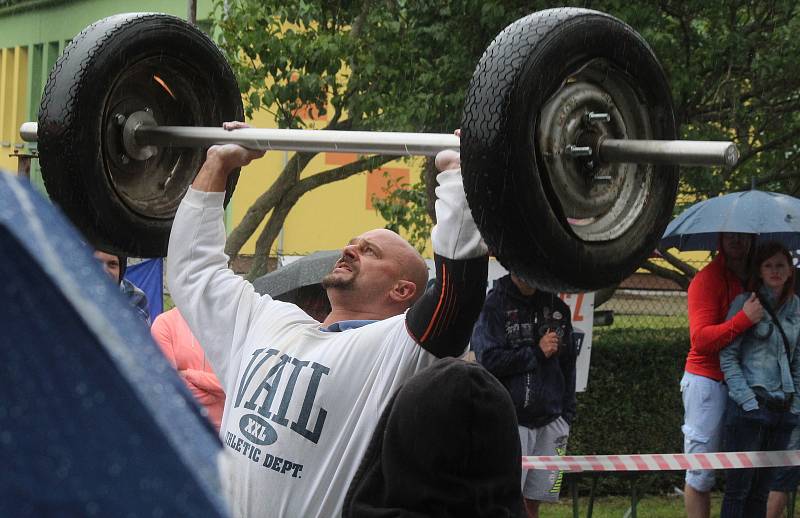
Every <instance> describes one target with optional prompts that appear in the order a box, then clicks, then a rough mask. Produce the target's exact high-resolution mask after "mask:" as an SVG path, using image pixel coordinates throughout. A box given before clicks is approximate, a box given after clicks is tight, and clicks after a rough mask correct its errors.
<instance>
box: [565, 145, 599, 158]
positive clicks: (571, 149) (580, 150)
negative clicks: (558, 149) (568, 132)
mask: <svg viewBox="0 0 800 518" xmlns="http://www.w3.org/2000/svg"><path fill="white" fill-rule="evenodd" d="M564 151H566V152H567V154H568V155H569V156H571V157H572V158H579V157H583V156H592V148H590V147H589V146H572V145H570V146H567V147H566V149H565V150H564Z"/></svg>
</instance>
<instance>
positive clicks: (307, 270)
mask: <svg viewBox="0 0 800 518" xmlns="http://www.w3.org/2000/svg"><path fill="white" fill-rule="evenodd" d="M340 257H342V251H341V250H322V251H320V252H314V253H313V254H309V255H306V256H304V257H301V258H299V259H297V260H295V261H292V262H291V263H289V264H287V265H286V266H281V267H280V268H278V269H277V270H275V271H273V272H270V273H268V274H266V275H263V276H261V277H259V278H258V279H256V280H255V281H253V286H254V287H255V288H256V291H257V292H258V293H261V294H268V295H270V296H272V297H275V298H277V297H278V296H280V295H283V294H285V293H288V292H290V291H292V290H296V289H298V288H303V287H305V286H311V285H314V284H319V283H320V282H322V278H323V277H325V276H326V275H328V274H329V273H330V272H331V270H333V265H334V264H336V261H337V260H339V258H340Z"/></svg>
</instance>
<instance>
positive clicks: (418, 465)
mask: <svg viewBox="0 0 800 518" xmlns="http://www.w3.org/2000/svg"><path fill="white" fill-rule="evenodd" d="M520 455H521V453H520V445H519V433H518V431H517V419H516V414H515V412H514V405H513V403H512V402H511V398H510V396H509V395H508V392H507V390H506V389H505V388H504V387H503V385H501V384H500V382H499V381H497V379H495V378H494V376H492V375H491V374H489V372H488V371H487V370H486V369H484V368H483V367H481V366H480V365H478V364H476V363H468V362H465V361H462V360H457V359H454V358H445V359H442V360H438V361H437V362H436V363H434V364H433V365H432V366H430V367H429V368H427V369H425V370H423V371H421V372H420V373H419V374H417V375H415V376H414V377H412V378H410V379H409V380H408V381H407V382H406V383H405V384H404V385H403V387H402V388H401V389H400V390H399V391H398V393H397V394H396V395H395V396H394V398H393V399H392V400H391V401H390V402H389V404H388V405H387V408H386V410H385V411H384V412H383V414H382V416H381V418H380V421H379V422H378V426H377V428H376V429H375V433H374V435H373V436H372V440H371V442H370V445H369V447H368V449H367V452H366V454H365V455H364V459H363V460H362V462H361V466H360V467H359V469H358V472H357V473H356V475H355V477H354V478H353V481H352V483H351V485H350V489H349V491H348V494H347V497H346V498H345V503H344V509H343V512H342V516H343V517H344V518H361V517H364V518H373V517H389V516H391V517H402V518H412V517H414V518H417V517H418V518H421V517H450V516H452V517H472V516H474V517H484V516H485V517H511V516H522V515H523V511H522V509H523V507H522V494H521V489H520V485H521V482H520V481H521V475H522V472H521V470H522V464H521V457H520Z"/></svg>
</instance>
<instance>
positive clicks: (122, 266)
mask: <svg viewBox="0 0 800 518" xmlns="http://www.w3.org/2000/svg"><path fill="white" fill-rule="evenodd" d="M117 259H119V282H122V279H123V278H124V277H125V271H126V270H127V269H128V257H127V256H124V255H117Z"/></svg>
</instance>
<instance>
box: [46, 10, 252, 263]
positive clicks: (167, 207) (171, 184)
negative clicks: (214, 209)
mask: <svg viewBox="0 0 800 518" xmlns="http://www.w3.org/2000/svg"><path fill="white" fill-rule="evenodd" d="M148 74H152V76H151V77H150V82H148V83H146V84H145V83H144V81H145V80H147V79H148ZM161 78H165V79H161ZM155 81H160V82H161V83H160V84H157V83H156V82H155ZM139 83H142V84H139ZM150 83H153V84H150ZM164 84H166V85H167V86H162V85H164ZM145 108H147V109H148V110H150V111H151V113H152V114H153V116H154V118H155V119H156V122H157V123H158V124H160V125H181V126H220V125H221V124H222V122H224V121H229V120H243V116H244V115H243V109H242V99H241V94H240V92H239V87H238V85H237V82H236V79H235V77H234V75H233V72H232V70H231V68H230V66H229V65H228V63H227V61H226V60H225V57H224V56H223V54H222V52H221V51H220V49H219V48H218V47H217V46H216V44H215V43H214V42H213V41H212V40H211V39H210V38H208V36H206V35H205V34H203V33H202V32H201V31H200V30H198V29H197V28H195V27H194V26H192V25H190V24H188V23H186V22H185V21H183V20H181V19H180V18H177V17H174V16H169V15H165V14H157V13H132V14H120V15H115V16H110V17H108V18H105V19H103V20H100V21H98V22H96V23H93V24H92V25H90V26H89V27H87V28H86V29H84V30H83V31H81V33H80V34H78V35H77V36H76V37H75V39H73V40H72V42H71V43H70V44H69V45H68V46H67V47H66V49H64V53H63V54H62V55H61V57H60V58H59V59H58V61H57V62H56V64H55V66H54V67H53V70H52V71H51V73H50V76H49V78H48V81H47V84H46V86H45V89H44V95H43V97H42V102H41V106H40V110H39V128H38V139H39V144H38V147H39V153H40V163H41V167H42V176H43V179H44V182H45V187H46V188H47V192H48V194H49V195H50V197H51V199H52V200H53V201H54V202H56V203H57V204H58V205H59V206H60V207H61V208H62V209H63V210H64V212H65V213H66V214H67V216H69V218H70V219H71V220H72V222H73V223H74V224H75V225H76V226H77V227H78V228H79V229H80V230H81V231H82V232H83V233H84V234H85V235H86V237H87V239H88V240H89V241H90V242H91V244H92V245H93V246H95V247H97V248H101V249H103V250H106V251H109V252H116V253H122V254H125V255H131V256H138V257H161V256H164V255H166V252H167V244H168V241H169V232H170V228H171V227H172V219H173V217H174V215H175V211H176V210H177V206H178V204H179V203H180V200H181V198H182V197H183V194H184V193H185V191H186V189H187V188H188V186H189V185H190V184H191V182H192V180H193V178H194V176H195V175H196V174H197V171H198V169H199V167H200V165H201V164H202V162H203V160H204V158H205V153H206V149H177V148H176V149H173V148H171V147H167V148H161V149H160V150H159V153H158V155H156V156H155V157H153V158H150V159H147V160H143V161H138V160H133V159H128V157H127V155H125V154H124V152H123V151H121V150H124V148H123V146H122V141H121V132H120V131H119V130H118V129H114V128H113V127H112V126H113V124H114V116H115V114H117V113H124V114H125V115H126V116H127V115H129V114H130V113H132V112H135V111H141V110H144V109H145ZM237 179H238V171H236V172H235V173H234V174H232V175H231V177H230V179H229V182H228V185H227V195H226V203H227V201H228V200H229V199H230V196H231V194H232V193H233V189H234V187H235V185H236V181H237Z"/></svg>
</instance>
